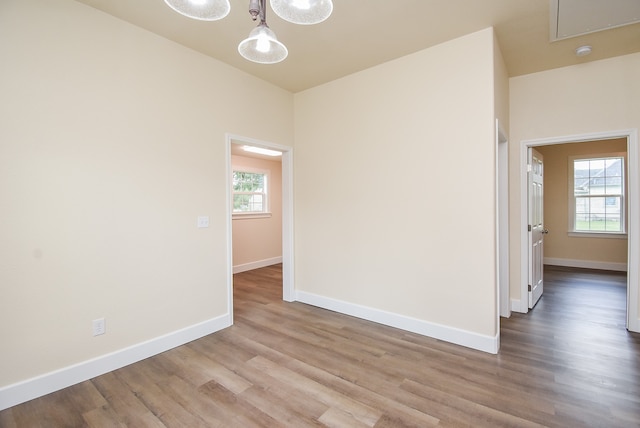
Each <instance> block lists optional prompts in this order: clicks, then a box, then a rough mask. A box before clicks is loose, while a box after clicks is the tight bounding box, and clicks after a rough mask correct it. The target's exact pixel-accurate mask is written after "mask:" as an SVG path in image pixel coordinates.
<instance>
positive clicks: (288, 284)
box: [226, 134, 295, 323]
mask: <svg viewBox="0 0 640 428" xmlns="http://www.w3.org/2000/svg"><path fill="white" fill-rule="evenodd" d="M239 146H249V147H254V148H262V149H268V150H275V151H279V152H281V153H282V156H281V171H282V172H281V199H282V206H281V208H282V211H281V216H282V236H281V239H282V299H283V300H285V301H288V302H292V301H294V300H295V299H294V284H293V149H292V148H291V147H289V146H283V145H279V144H275V143H271V142H267V141H261V140H256V139H253V138H248V137H242V136H238V135H232V134H227V135H226V158H227V174H226V176H227V254H228V256H227V262H228V269H227V296H228V302H227V310H228V313H229V315H230V319H231V323H233V273H234V266H233V264H234V262H233V223H232V222H233V215H232V212H233V197H232V190H231V189H232V184H231V183H232V172H233V166H232V163H231V156H232V153H233V152H234V149H235V148H237V147H239Z"/></svg>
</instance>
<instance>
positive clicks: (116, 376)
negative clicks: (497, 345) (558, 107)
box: [0, 266, 640, 428]
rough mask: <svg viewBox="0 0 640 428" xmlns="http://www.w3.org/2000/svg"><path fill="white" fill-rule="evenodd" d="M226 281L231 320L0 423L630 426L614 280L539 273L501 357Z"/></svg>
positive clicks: (266, 283) (625, 339)
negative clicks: (541, 286) (538, 286)
mask: <svg viewBox="0 0 640 428" xmlns="http://www.w3.org/2000/svg"><path fill="white" fill-rule="evenodd" d="M281 281H282V276H281V267H280V266H272V267H268V268H263V269H258V270H255V271H251V272H245V273H241V274H238V275H236V276H235V277H234V288H235V292H234V299H235V324H234V325H233V326H232V327H230V328H228V329H225V330H223V331H220V332H217V333H215V334H212V335H209V336H207V337H204V338H202V339H199V340H196V341H194V342H191V343H189V344H186V345H184V346H181V347H178V348H175V349H173V350H171V351H168V352H165V353H163V354H160V355H157V356H155V357H152V358H149V359H147V360H144V361H141V362H139V363H136V364H132V365H130V366H127V367H124V368H122V369H119V370H116V371H114V372H111V373H108V374H105V375H103V376H100V377H97V378H94V379H92V380H90V381H86V382H83V383H81V384H78V385H75V386H72V387H70V388H66V389H64V390H62V391H58V392H56V393H53V394H49V395H47V396H45V397H42V398H39V399H35V400H32V401H30V402H27V403H24V404H21V405H18V406H15V407H13V408H10V409H7V410H5V411H2V412H0V426H1V427H7V428H10V427H111V426H114V427H125V426H128V427H318V426H327V427H432V426H440V427H463V426H469V427H501V426H511V427H539V426H548V427H638V426H640V335H638V334H635V333H629V332H627V331H626V330H625V327H624V326H625V321H624V320H625V305H626V303H625V302H626V285H625V281H626V279H625V276H624V275H621V274H617V273H611V272H593V271H592V272H589V271H575V270H563V269H547V270H546V271H545V293H544V296H543V297H542V299H541V300H540V301H539V303H538V305H537V306H536V307H535V308H534V310H533V311H531V312H530V313H529V314H527V315H522V314H513V316H512V317H511V318H510V319H503V320H502V323H501V324H502V326H501V349H500V353H499V354H498V355H489V354H485V353H482V352H479V351H474V350H471V349H467V348H463V347H460V346H456V345H452V344H448V343H444V342H440V341H437V340H434V339H429V338H425V337H422V336H419V335H416V334H412V333H407V332H403V331H401V330H397V329H393V328H390V327H385V326H381V325H378V324H374V323H371V322H367V321H364V320H359V319H356V318H351V317H348V316H345V315H341V314H337V313H334V312H330V311H326V310H322V309H319V308H315V307H312V306H307V305H304V304H301V303H286V302H283V301H282V299H281V295H282V289H281Z"/></svg>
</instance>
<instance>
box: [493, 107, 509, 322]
mask: <svg viewBox="0 0 640 428" xmlns="http://www.w3.org/2000/svg"><path fill="white" fill-rule="evenodd" d="M506 135H507V134H506V133H505V132H504V129H502V125H501V123H500V121H499V120H498V119H496V165H497V168H496V195H497V198H496V213H497V215H496V242H497V243H498V245H497V246H496V272H497V273H498V278H497V279H498V285H497V287H496V288H497V299H496V300H497V302H496V305H497V307H498V308H499V309H498V317H497V319H498V321H497V323H498V325H500V317H504V318H509V317H510V316H511V305H510V302H511V298H510V293H509V141H508V138H507V136H506Z"/></svg>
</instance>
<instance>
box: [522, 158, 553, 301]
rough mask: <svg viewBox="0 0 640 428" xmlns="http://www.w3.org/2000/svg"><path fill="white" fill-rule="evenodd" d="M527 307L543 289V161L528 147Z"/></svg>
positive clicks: (544, 231) (544, 232)
mask: <svg viewBox="0 0 640 428" xmlns="http://www.w3.org/2000/svg"><path fill="white" fill-rule="evenodd" d="M528 159H529V161H528V165H529V167H528V168H527V169H529V185H528V189H529V215H528V219H529V221H528V223H529V226H528V229H529V308H533V307H534V306H535V304H536V303H537V302H538V300H539V299H540V296H542V292H543V290H544V282H543V267H544V235H545V234H547V233H548V231H547V230H546V229H545V228H544V210H543V201H544V198H543V196H544V192H543V190H544V183H543V174H544V162H543V158H542V154H541V153H540V152H538V151H537V150H535V149H533V148H529V153H528Z"/></svg>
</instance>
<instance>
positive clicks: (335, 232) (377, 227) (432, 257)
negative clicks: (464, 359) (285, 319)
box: [295, 29, 497, 352]
mask: <svg viewBox="0 0 640 428" xmlns="http://www.w3.org/2000/svg"><path fill="white" fill-rule="evenodd" d="M493 43H494V40H493V31H492V29H486V30H483V31H480V32H477V33H474V34H471V35H468V36H465V37H462V38H459V39H456V40H453V41H450V42H447V43H443V44H441V45H439V46H436V47H433V48H431V49H427V50H424V51H421V52H418V53H416V54H413V55H409V56H406V57H403V58H400V59H397V60H394V61H391V62H388V63H385V64H382V65H380V66H377V67H374V68H371V69H368V70H365V71H363V72H360V73H356V74H354V75H351V76H348V77H346V78H343V79H339V80H336V81H334V82H331V83H328V84H326V85H322V86H319V87H316V88H314V89H310V90H307V91H304V92H301V93H298V94H296V95H295V109H296V118H295V126H296V129H295V139H296V153H295V212H296V222H295V239H296V241H295V268H296V289H297V290H298V298H299V299H301V300H303V301H307V302H309V303H313V304H317V305H319V306H325V307H331V308H333V309H338V310H341V311H343V312H347V313H352V314H356V315H359V316H363V317H369V318H370V319H375V320H377V321H382V322H386V323H388V324H392V325H397V326H401V327H403V328H407V329H413V330H415V331H419V332H421V333H424V334H428V335H432V336H436V337H441V338H444V339H445V340H450V341H454V342H456V343H461V344H465V345H467V346H471V347H476V348H479V349H484V350H492V351H494V352H495V350H496V349H497V348H495V346H496V335H497V320H496V313H497V312H496V311H497V308H496V290H495V284H496V272H495V266H496V263H495V236H496V235H495V230H496V229H495V139H494V127H495V113H494V54H493V49H494V45H493Z"/></svg>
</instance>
